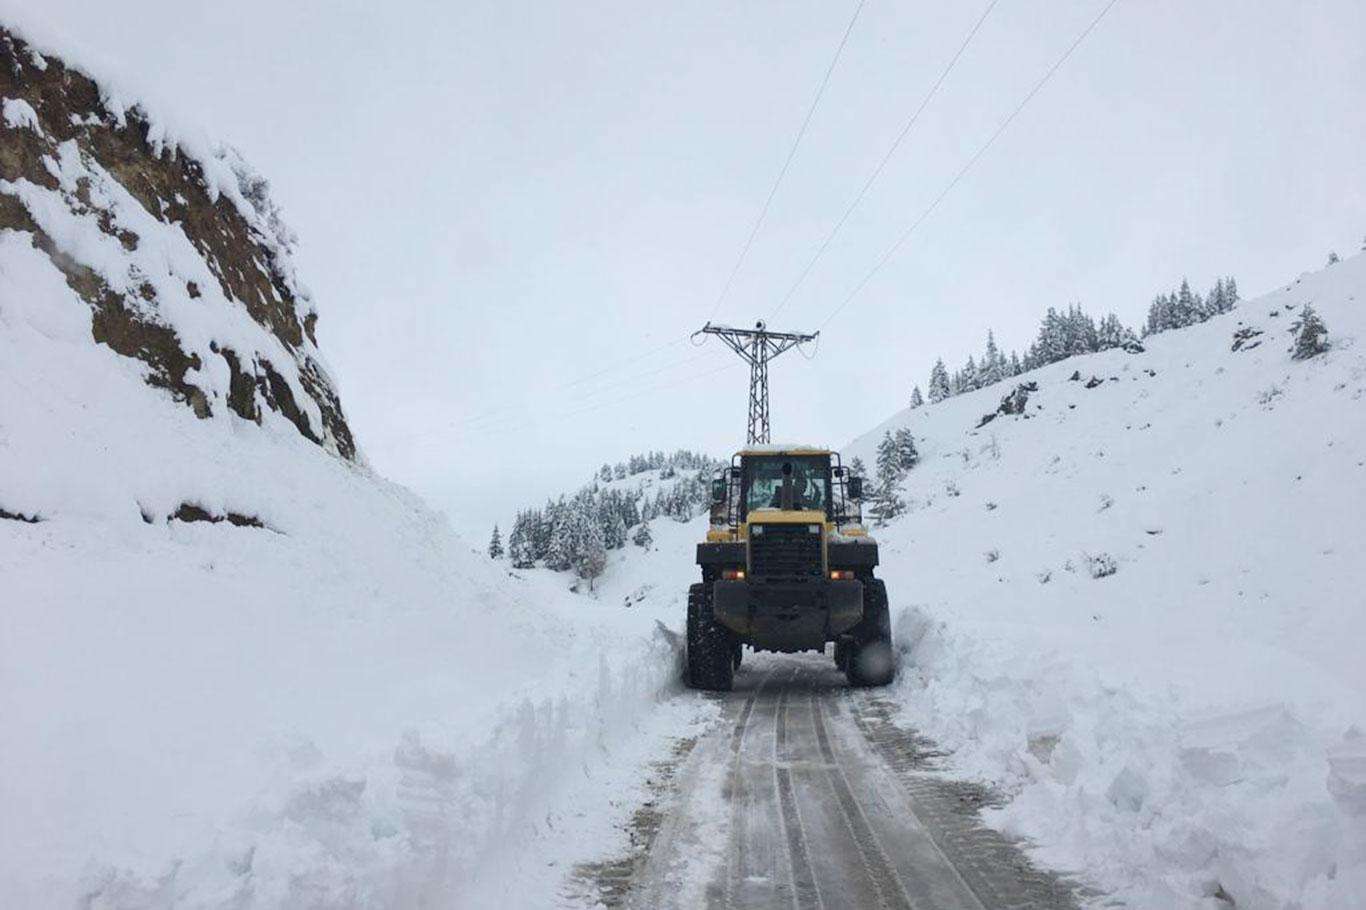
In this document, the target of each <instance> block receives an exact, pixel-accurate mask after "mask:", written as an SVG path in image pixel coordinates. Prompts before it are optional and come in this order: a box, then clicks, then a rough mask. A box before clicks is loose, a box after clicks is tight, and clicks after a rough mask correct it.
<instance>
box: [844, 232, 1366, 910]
mask: <svg viewBox="0 0 1366 910" xmlns="http://www.w3.org/2000/svg"><path fill="white" fill-rule="evenodd" d="M1309 304H1312V305H1313V307H1314V308H1315V309H1316V310H1317V312H1318V313H1319V314H1320V316H1321V317H1322V318H1323V320H1324V322H1325V323H1326V325H1327V328H1328V330H1329V336H1328V340H1329V343H1330V348H1329V350H1328V351H1327V352H1326V353H1323V354H1320V355H1319V356H1316V357H1310V358H1308V359H1292V357H1291V355H1290V353H1289V348H1290V342H1291V336H1290V335H1289V334H1288V333H1287V329H1288V327H1289V326H1290V324H1291V322H1292V320H1294V319H1296V318H1297V315H1298V314H1299V313H1300V312H1301V311H1302V308H1303V307H1305V306H1306V305H1309ZM1364 330H1366V256H1363V255H1358V256H1356V257H1354V258H1351V259H1346V260H1343V261H1342V262H1340V263H1337V264H1334V265H1331V266H1329V267H1328V268H1326V269H1324V270H1323V271H1320V272H1317V273H1313V274H1306V275H1304V276H1302V277H1301V278H1300V279H1299V280H1297V281H1295V282H1294V283H1292V284H1291V285H1289V286H1287V287H1285V288H1283V289H1281V290H1277V291H1276V292H1274V293H1271V294H1268V295H1266V296H1264V297H1261V298H1258V299H1254V300H1246V301H1243V302H1242V303H1240V304H1239V306H1238V307H1237V308H1236V309H1235V310H1233V311H1232V312H1230V313H1227V314H1225V315H1221V316H1216V317H1214V318H1212V319H1210V320H1209V321H1208V322H1206V323H1204V324H1202V325H1198V326H1195V327H1192V328H1188V329H1184V330H1180V331H1172V332H1167V333H1163V334H1161V335H1157V336H1154V337H1151V338H1149V339H1146V340H1145V344H1146V346H1147V350H1146V351H1145V352H1144V353H1139V354H1129V353H1125V352H1123V351H1110V352H1106V353H1102V354H1095V355H1090V356H1086V357H1077V358H1072V359H1069V360H1066V361H1063V362H1061V363H1057V364H1054V365H1052V366H1049V367H1046V368H1043V369H1040V370H1037V371H1035V372H1033V373H1030V374H1027V375H1025V376H1022V377H1018V379H1017V380H1015V381H1014V382H1010V383H1009V384H1006V383H1002V384H1000V385H997V386H993V387H991V388H988V389H984V390H981V391H978V392H976V393H972V394H967V395H963V396H960V397H956V398H953V399H950V400H949V401H947V402H944V403H940V404H936V405H931V406H928V407H922V408H919V409H916V410H913V411H907V412H903V413H901V414H899V415H897V416H896V417H895V418H893V419H892V420H891V421H889V422H888V423H887V424H886V425H884V426H882V427H878V428H877V429H876V430H874V431H873V432H871V433H869V434H868V435H867V436H865V437H862V438H861V439H859V440H858V441H856V442H855V443H854V444H853V445H852V446H850V447H849V451H848V452H847V453H846V454H848V455H860V456H862V458H863V459H864V461H865V462H866V463H868V464H870V465H871V464H873V462H874V449H875V446H876V444H877V441H878V440H879V439H880V438H882V436H883V433H884V431H885V430H887V429H892V430H895V429H896V428H899V427H902V426H907V427H909V428H910V429H911V431H912V432H913V434H914V436H915V439H916V443H917V445H918V446H919V449H920V454H921V461H920V463H919V464H918V465H917V466H916V467H915V468H913V469H912V470H911V471H910V472H909V473H908V475H907V477H906V480H905V483H904V485H903V491H902V495H903V497H904V499H905V500H906V504H907V506H908V511H907V512H906V513H905V514H903V515H902V516H900V517H899V518H896V519H894V520H893V521H892V522H891V523H890V524H889V525H888V526H887V527H885V528H882V529H880V530H879V531H878V532H877V535H878V537H879V539H880V541H881V542H882V558H883V563H884V568H883V574H884V575H885V577H886V578H887V579H888V587H889V589H890V592H891V595H892V598H893V601H894V603H895V604H897V605H898V606H899V607H900V608H901V610H900V613H899V615H898V616H897V617H896V633H895V634H896V637H897V640H898V646H899V649H900V651H901V653H902V660H903V673H902V676H901V678H900V679H899V681H898V683H897V684H896V685H897V688H896V689H895V690H894V694H895V696H896V697H897V698H898V700H899V701H900V703H901V705H902V720H903V721H904V722H906V723H908V724H910V725H913V726H915V727H917V728H919V729H921V730H922V731H924V732H925V733H926V734H927V735H929V736H931V737H933V738H934V739H935V740H937V741H938V743H939V744H940V745H941V746H944V747H947V748H948V749H950V750H952V753H953V754H952V758H951V759H950V760H949V766H950V769H951V771H952V772H953V773H957V774H963V773H967V774H970V775H974V776H977V777H980V778H983V779H986V780H990V781H992V782H994V783H996V784H998V785H999V786H1000V787H1002V789H1004V790H1005V791H1006V792H1008V793H1010V794H1012V795H1013V796H1014V799H1013V800H1012V801H1011V802H1009V803H1008V804H1007V805H1006V806H1005V807H1004V808H1002V809H999V810H995V811H993V812H992V813H991V816H990V818H991V820H992V821H993V823H994V824H998V825H1000V826H1002V827H1004V828H1005V829H1006V830H1008V831H1010V832H1012V833H1015V834H1019V835H1021V836H1024V837H1027V838H1029V839H1030V840H1032V842H1033V843H1034V844H1035V849H1036V850H1037V856H1038V857H1039V858H1040V859H1041V860H1043V861H1044V862H1046V863H1048V864H1050V865H1053V866H1055V867H1058V868H1062V869H1067V870H1074V871H1076V872H1078V873H1080V874H1081V875H1082V876H1083V877H1084V878H1085V879H1086V880H1088V881H1089V882H1090V883H1091V884H1093V885H1095V886H1097V887H1099V888H1101V889H1103V890H1105V891H1107V892H1109V893H1111V894H1113V895H1114V896H1116V897H1118V898H1120V899H1121V900H1123V901H1125V902H1126V903H1127V904H1129V905H1130V906H1135V907H1144V908H1181V907H1208V908H1214V907H1227V906H1233V905H1236V906H1237V907H1239V908H1241V910H1246V908H1291V907H1297V908H1298V907H1302V908H1345V907H1362V906H1366V658H1364V657H1363V654H1364V653H1366V559H1363V558H1362V554H1363V553H1366V348H1363V347H1362V346H1361V340H1362V339H1363V337H1366V333H1364ZM1235 332H1238V333H1240V335H1241V338H1242V343H1241V344H1238V345H1237V347H1238V349H1237V350H1234V349H1233V348H1234V346H1235V338H1234V336H1235ZM1258 333H1260V334H1258ZM1074 373H1075V374H1076V379H1075V380H1074V379H1072V376H1073V375H1074ZM1093 380H1094V381H1093ZM1016 382H1034V383H1036V384H1037V390H1035V391H1029V392H1027V394H1028V402H1027V404H1026V406H1025V412H1024V416H1015V415H1008V414H998V416H997V417H996V418H995V419H993V420H991V421H990V422H988V423H985V424H984V425H982V426H980V428H979V427H978V424H979V423H980V422H981V420H982V418H983V416H984V415H985V414H988V413H991V412H995V411H997V410H998V404H999V403H1000V401H1001V398H1002V396H1004V395H1005V394H1006V393H1007V392H1010V391H1011V390H1012V389H1014V388H1015V384H1016Z"/></svg>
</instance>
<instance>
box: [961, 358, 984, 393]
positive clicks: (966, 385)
mask: <svg viewBox="0 0 1366 910" xmlns="http://www.w3.org/2000/svg"><path fill="white" fill-rule="evenodd" d="M981 381H982V380H981V377H980V376H978V374H977V361H975V360H973V359H972V355H971V354H969V355H968V362H967V363H965V364H963V372H962V378H961V379H959V381H958V392H959V394H962V393H964V392H972V391H976V390H977V389H978V388H980V383H981Z"/></svg>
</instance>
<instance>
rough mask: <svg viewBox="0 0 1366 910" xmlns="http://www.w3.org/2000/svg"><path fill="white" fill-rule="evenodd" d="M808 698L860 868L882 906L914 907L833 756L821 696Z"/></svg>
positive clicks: (813, 720) (911, 909)
mask: <svg viewBox="0 0 1366 910" xmlns="http://www.w3.org/2000/svg"><path fill="white" fill-rule="evenodd" d="M810 698H811V721H812V723H813V724H814V725H815V727H816V742H817V743H818V744H819V745H820V750H821V757H822V758H824V759H825V761H826V763H827V764H828V765H829V769H828V770H827V772H826V776H827V778H828V780H829V782H830V789H831V790H833V791H834V793H835V800H836V801H837V802H838V803H839V806H840V811H841V812H842V813H843V814H844V821H845V823H846V824H847V825H848V826H849V833H850V834H851V835H853V842H854V845H855V847H857V849H858V852H859V855H860V856H861V857H862V858H863V865H864V868H865V869H866V870H867V872H868V877H869V879H871V880H872V883H873V887H874V888H876V889H877V892H878V897H879V898H880V903H881V905H882V906H883V907H887V908H896V910H914V905H913V904H912V903H911V899H910V897H909V895H907V893H906V888H905V886H904V885H902V883H901V879H900V878H899V877H898V876H897V874H896V870H895V869H893V868H892V864H891V862H890V861H889V860H888V859H887V854H886V852H885V851H884V850H883V849H882V845H881V844H880V843H879V842H878V839H877V835H876V834H875V833H873V828H872V825H870V824H869V823H868V819H867V818H866V817H865V816H864V814H863V810H862V809H861V808H860V807H859V803H858V800H857V799H855V798H854V791H853V788H851V787H850V786H849V779H848V778H847V777H845V775H844V771H843V770H841V768H840V765H839V762H838V760H837V759H836V758H835V751H834V749H833V748H831V746H830V736H829V733H828V732H827V731H826V728H825V718H824V716H823V715H824V713H825V712H824V708H823V707H822V704H821V702H822V700H823V699H822V698H821V697H820V696H818V695H817V694H816V692H814V691H813V692H812V693H811V695H810Z"/></svg>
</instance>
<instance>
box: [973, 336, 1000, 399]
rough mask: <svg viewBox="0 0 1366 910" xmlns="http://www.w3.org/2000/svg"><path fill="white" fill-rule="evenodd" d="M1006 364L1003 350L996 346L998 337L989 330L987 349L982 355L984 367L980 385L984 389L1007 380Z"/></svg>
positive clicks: (981, 372)
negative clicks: (1002, 353)
mask: <svg viewBox="0 0 1366 910" xmlns="http://www.w3.org/2000/svg"><path fill="white" fill-rule="evenodd" d="M1005 368H1006V362H1005V358H1004V357H1002V356H1001V349H1000V348H998V347H997V346H996V335H995V333H993V332H992V331H991V329H987V349H986V352H985V353H983V354H982V366H981V369H980V371H979V373H980V377H979V380H978V384H979V385H980V386H982V387H986V386H989V385H995V384H996V383H998V382H1000V381H1001V380H1002V379H1004V378H1005Z"/></svg>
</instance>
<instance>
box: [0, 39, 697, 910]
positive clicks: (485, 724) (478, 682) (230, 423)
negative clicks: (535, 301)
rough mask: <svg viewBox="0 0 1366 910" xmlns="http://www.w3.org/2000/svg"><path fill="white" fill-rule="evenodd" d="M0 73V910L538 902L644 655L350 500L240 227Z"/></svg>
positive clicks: (622, 752) (630, 633)
mask: <svg viewBox="0 0 1366 910" xmlns="http://www.w3.org/2000/svg"><path fill="white" fill-rule="evenodd" d="M0 57H3V61H2V62H3V65H2V66H0V94H3V95H4V97H5V100H4V112H5V117H4V121H3V127H0V129H2V130H3V134H2V135H3V143H0V178H2V179H0V592H3V594H2V595H0V597H2V598H3V604H4V609H3V611H0V718H3V723H0V766H3V773H0V906H4V907H24V908H43V907H73V906H82V907H88V908H112V907H120V908H130V907H168V906H194V907H245V906H255V907H306V906H310V907H311V906H332V907H340V906H366V907H396V908H397V907H413V906H453V905H454V906H470V907H484V906H498V905H504V906H545V905H547V904H550V903H553V902H554V901H555V900H556V895H557V894H558V893H559V892H560V889H561V888H562V887H563V882H564V880H565V876H566V874H567V872H568V870H569V868H570V867H571V866H572V864H573V863H574V862H576V861H579V860H582V859H585V858H590V857H592V856H593V855H595V854H597V853H599V852H603V851H609V850H611V849H614V847H613V846H612V845H615V844H616V842H617V841H619V840H623V839H624V835H623V834H622V833H621V832H620V831H618V830H617V828H616V827H615V824H616V823H617V822H618V821H619V820H620V819H621V818H623V817H625V816H629V813H630V811H631V810H632V809H633V808H634V806H635V805H636V804H637V803H638V802H640V801H641V800H643V799H644V798H645V793H646V791H645V789H644V784H643V782H642V781H641V780H640V775H639V773H638V772H637V769H638V768H640V767H642V766H644V765H645V764H646V763H647V762H648V761H649V760H651V759H652V758H654V757H656V755H657V754H658V753H663V752H664V751H666V748H667V736H666V734H667V735H669V736H672V735H678V734H679V733H680V731H685V730H686V729H687V727H688V724H689V723H690V722H691V721H692V720H693V719H694V718H695V717H705V716H708V714H709V713H710V712H712V711H713V710H714V708H713V707H712V706H711V705H709V704H706V703H700V702H697V701H695V700H681V701H672V702H667V703H664V704H663V707H661V700H660V699H661V696H662V694H664V693H666V692H668V691H670V690H672V689H673V688H674V687H675V685H676V684H675V681H674V680H675V679H676V673H675V653H674V648H673V645H672V643H671V641H670V639H669V637H668V636H666V635H662V634H660V633H659V632H658V630H657V629H656V627H655V624H654V622H653V619H652V618H651V617H650V616H647V615H646V614H644V613H643V612H641V611H625V610H621V609H618V608H617V606H616V604H614V603H611V604H609V603H593V602H588V601H585V600H583V599H581V598H575V597H573V596H572V595H570V594H568V593H566V592H564V591H563V590H562V589H557V588H552V587H550V586H547V585H542V584H539V583H537V582H536V581H535V580H534V579H533V580H526V581H523V580H518V579H515V578H511V577H509V575H508V574H507V571H506V568H505V567H504V566H502V565H498V564H494V563H491V562H490V561H489V560H488V559H487V558H486V557H485V556H483V555H482V553H477V552H475V551H474V549H473V548H471V547H470V546H469V545H468V544H466V543H464V542H462V541H460V540H458V539H456V538H455V537H454V536H453V535H452V534H451V533H450V532H449V530H448V529H447V528H446V526H445V525H444V524H443V523H442V522H441V521H440V520H439V519H438V518H436V517H435V516H434V515H433V513H431V512H430V511H428V509H427V508H426V507H425V506H423V505H422V504H421V503H420V502H419V501H418V500H416V498H415V497H413V496H412V495H410V494H409V493H408V492H407V491H405V490H403V489H402V488H399V487H397V486H395V485H392V484H390V483H387V482H386V481H384V480H383V479H382V478H379V477H376V476H375V475H373V474H372V473H371V472H370V471H369V470H368V469H367V468H366V467H365V466H364V464H363V463H361V462H360V461H359V459H357V458H355V457H354V455H355V449H354V447H353V445H352V443H351V439H350V433H349V430H347V429H346V425H345V422H344V420H343V419H342V416H341V415H342V411H341V407H340V402H339V400H338V399H337V396H336V393H335V391H334V390H333V388H332V386H331V384H330V381H329V380H327V378H326V373H325V372H324V371H323V369H322V367H321V365H320V355H319V354H318V352H317V349H316V346H315V343H314V341H313V338H312V323H313V309H312V305H311V304H305V302H304V301H305V300H306V297H305V296H304V295H303V292H302V291H300V290H299V287H300V286H299V285H298V284H296V283H295V279H294V277H293V272H292V269H291V268H290V266H289V262H288V248H287V244H285V243H284V242H283V240H282V239H281V238H282V237H283V236H284V234H283V233H279V234H277V233H273V232H274V231H276V230H277V229H278V230H280V231H283V229H282V228H279V227H278V223H276V222H273V221H272V217H273V209H270V208H269V207H268V206H265V204H264V203H262V205H263V206H265V207H263V208H261V209H259V210H258V209H257V208H256V207H255V205H254V204H253V201H252V200H253V199H257V200H258V201H259V200H261V199H263V198H264V197H263V196H259V195H252V196H243V193H245V190H243V189H242V187H241V186H239V185H238V183H237V182H236V180H237V178H236V177H235V176H234V177H232V182H230V183H226V184H224V183H219V182H215V181H216V180H217V179H218V178H219V177H223V175H224V174H228V175H233V174H238V172H239V170H238V169H235V168H228V169H227V170H226V171H224V170H223V167H221V166H219V165H221V164H222V162H219V165H215V164H214V163H213V162H211V161H206V160H204V159H202V158H200V157H196V153H195V151H194V149H193V148H190V147H186V146H178V145H176V146H171V147H168V146H167V145H166V143H165V142H164V141H163V140H164V139H165V136H164V135H161V134H159V133H158V132H157V131H156V130H155V129H149V127H148V124H154V123H156V122H157V120H156V117H155V116H154V115H152V114H148V113H145V112H144V113H143V114H141V115H138V116H136V117H135V116H133V115H132V114H128V115H127V116H126V118H125V119H124V120H123V121H122V122H120V120H119V119H118V117H117V116H116V114H117V113H118V112H119V111H125V112H126V111H127V106H126V105H125V106H118V107H116V106H114V105H113V103H112V102H111V101H109V100H108V99H107V97H106V100H101V97H102V96H101V92H100V90H99V88H98V87H97V86H96V85H95V83H93V82H90V81H89V80H88V79H86V77H85V76H82V75H80V74H79V73H76V72H74V71H69V70H64V69H63V68H62V67H61V64H60V63H59V62H58V61H57V60H56V59H55V58H53V57H51V56H47V57H43V56H39V55H37V54H35V53H33V52H32V51H31V49H30V48H29V47H27V46H26V45H24V44H23V43H22V42H21V41H19V40H18V39H16V38H14V37H13V36H11V35H8V34H0ZM21 96H22V97H21ZM25 99H27V100H25ZM92 118H93V119H92ZM241 173H247V172H246V171H245V170H244V169H243V170H241ZM224 179H227V178H226V177H225V178H224ZM156 187H163V188H168V187H177V188H176V189H173V190H172V191H171V193H170V195H169V196H168V195H162V194H161V193H159V192H154V189H155V188H156ZM176 193H180V194H181V196H182V197H183V201H182V199H179V198H177V197H176V195H175V194H176ZM239 197H241V198H239ZM215 238H217V239H215ZM230 354H232V355H233V356H229V355H230Z"/></svg>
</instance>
